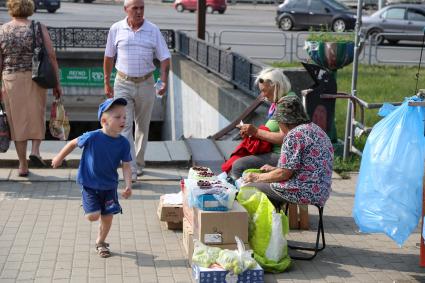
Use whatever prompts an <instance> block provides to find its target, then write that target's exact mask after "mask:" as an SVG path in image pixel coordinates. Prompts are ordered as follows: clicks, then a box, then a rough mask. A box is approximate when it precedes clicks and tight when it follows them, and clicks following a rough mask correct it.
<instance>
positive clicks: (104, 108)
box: [97, 98, 127, 121]
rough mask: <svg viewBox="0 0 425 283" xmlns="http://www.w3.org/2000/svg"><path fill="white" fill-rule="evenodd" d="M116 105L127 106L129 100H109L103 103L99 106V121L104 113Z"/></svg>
mask: <svg viewBox="0 0 425 283" xmlns="http://www.w3.org/2000/svg"><path fill="white" fill-rule="evenodd" d="M114 104H118V105H123V106H126V105H127V100H125V99H124V98H108V99H106V100H105V101H103V102H102V104H100V105H99V110H98V111H97V118H98V119H99V121H100V118H101V117H102V114H103V112H105V111H107V110H108V109H109V108H111V106H112V105H114Z"/></svg>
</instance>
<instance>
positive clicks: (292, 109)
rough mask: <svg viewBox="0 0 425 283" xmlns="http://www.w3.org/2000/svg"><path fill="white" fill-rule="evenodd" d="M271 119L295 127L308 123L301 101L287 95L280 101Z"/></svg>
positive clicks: (308, 119) (296, 97)
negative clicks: (294, 125)
mask: <svg viewBox="0 0 425 283" xmlns="http://www.w3.org/2000/svg"><path fill="white" fill-rule="evenodd" d="M273 119H274V120H276V121H278V122H279V123H285V124H297V125H299V124H304V123H308V122H310V118H309V117H308V115H307V113H306V112H305V110H304V106H303V105H302V103H301V100H300V99H299V98H298V96H295V95H288V96H285V97H283V98H282V99H281V100H280V102H279V104H278V105H277V109H276V111H275V113H274V115H273Z"/></svg>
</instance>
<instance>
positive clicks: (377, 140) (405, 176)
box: [353, 97, 425, 246]
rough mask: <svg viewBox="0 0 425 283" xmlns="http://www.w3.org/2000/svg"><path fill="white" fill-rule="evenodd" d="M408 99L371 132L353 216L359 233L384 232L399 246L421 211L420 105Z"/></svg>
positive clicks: (424, 149)
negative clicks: (410, 103) (409, 102)
mask: <svg viewBox="0 0 425 283" xmlns="http://www.w3.org/2000/svg"><path fill="white" fill-rule="evenodd" d="M409 100H418V99H417V97H412V98H409V99H406V100H405V102H404V103H403V104H402V105H401V106H399V107H397V108H396V109H395V110H394V111H390V113H388V116H386V117H385V118H384V119H382V120H381V121H380V122H379V123H377V124H376V125H375V126H374V127H373V129H372V132H371V133H370V135H369V137H368V139H367V141H366V146H365V149H364V151H363V157H362V162H361V166H360V173H359V179H358V181H357V187H356V194H355V199H354V209H353V216H354V220H355V222H356V224H357V225H358V226H359V228H360V231H361V232H364V233H385V234H386V235H388V236H389V237H390V238H391V239H393V240H394V241H395V242H397V244H398V245H400V246H401V245H402V244H403V243H404V241H405V240H406V239H407V238H408V237H409V235H410V234H411V233H412V232H413V231H414V230H415V229H416V227H417V226H418V222H419V219H420V217H421V210H422V177H423V173H424V156H425V137H424V117H425V115H424V114H425V110H424V107H418V106H409V105H408V101H409Z"/></svg>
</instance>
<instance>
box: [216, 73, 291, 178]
mask: <svg viewBox="0 0 425 283" xmlns="http://www.w3.org/2000/svg"><path fill="white" fill-rule="evenodd" d="M255 84H256V85H257V86H258V89H259V90H260V96H261V97H263V98H264V100H266V101H269V102H270V103H271V106H270V109H269V115H268V117H267V118H268V119H269V120H268V121H267V122H266V124H265V127H266V128H268V130H269V131H267V130H265V129H263V128H261V127H256V126H254V125H252V124H243V125H238V126H237V127H238V128H239V129H240V135H241V137H242V138H246V137H251V136H252V137H254V138H256V139H258V140H261V141H265V142H269V143H271V144H272V150H271V152H267V153H261V154H254V155H248V156H244V157H242V158H239V159H237V160H236V161H234V162H233V164H232V166H231V171H230V176H231V177H232V178H233V179H235V180H236V179H239V178H240V177H241V176H242V173H243V171H245V170H246V169H249V168H259V167H261V166H263V165H265V164H273V165H276V164H277V162H278V160H279V153H280V146H281V145H282V139H283V133H282V132H281V131H280V130H279V125H278V123H277V122H276V121H275V120H274V119H273V114H274V112H275V109H276V103H278V102H279V100H280V99H281V98H282V97H283V96H285V95H295V93H293V92H291V83H290V81H289V79H288V78H287V77H286V76H285V75H284V74H283V72H282V70H281V69H278V68H266V69H263V70H262V71H261V72H260V73H259V74H258V76H257V79H256V80H255ZM223 171H226V172H227V170H225V168H223Z"/></svg>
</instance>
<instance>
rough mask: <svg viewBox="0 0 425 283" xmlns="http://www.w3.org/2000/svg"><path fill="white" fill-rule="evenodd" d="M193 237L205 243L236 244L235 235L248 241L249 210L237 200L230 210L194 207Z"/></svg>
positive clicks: (245, 241)
mask: <svg viewBox="0 0 425 283" xmlns="http://www.w3.org/2000/svg"><path fill="white" fill-rule="evenodd" d="M194 212H195V217H194V223H193V237H194V239H198V240H200V241H201V242H202V243H204V244H220V245H224V244H234V243H235V236H238V237H239V239H241V241H243V242H244V243H247V242H248V212H247V211H246V209H245V208H244V207H243V206H241V205H240V204H239V203H238V202H237V201H235V202H234V203H233V208H232V210H229V211H204V210H200V209H198V208H195V209H194Z"/></svg>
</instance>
